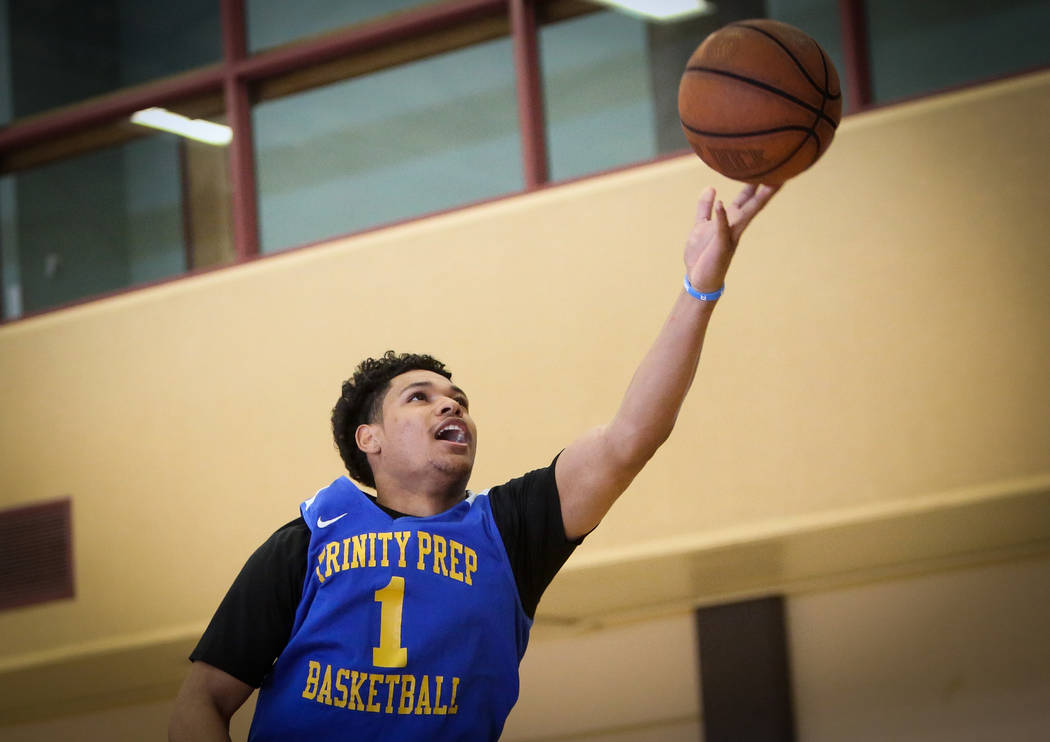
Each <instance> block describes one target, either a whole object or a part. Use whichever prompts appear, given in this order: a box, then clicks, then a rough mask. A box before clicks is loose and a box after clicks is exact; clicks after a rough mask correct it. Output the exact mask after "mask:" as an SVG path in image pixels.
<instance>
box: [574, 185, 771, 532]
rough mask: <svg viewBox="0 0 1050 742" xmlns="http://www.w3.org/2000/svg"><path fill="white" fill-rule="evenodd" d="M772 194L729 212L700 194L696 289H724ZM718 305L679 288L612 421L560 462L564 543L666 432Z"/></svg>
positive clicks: (589, 522)
mask: <svg viewBox="0 0 1050 742" xmlns="http://www.w3.org/2000/svg"><path fill="white" fill-rule="evenodd" d="M776 190H777V189H775V188H771V187H769V186H759V187H755V186H747V187H745V188H744V189H743V190H742V191H741V192H740V194H739V195H738V196H737V197H736V199H734V201H733V203H732V204H731V205H730V206H729V208H728V209H726V208H725V207H724V206H723V204H722V202H721V201H718V202H716V201H715V191H714V189H713V188H707V189H705V190H704V192H703V193H702V194H701V196H700V201H699V204H698V205H697V214H696V222H695V224H694V225H693V229H692V231H691V232H690V233H689V237H688V239H687V240H686V246H685V269H686V275H687V276H688V278H689V282H690V284H691V285H692V287H693V288H694V289H695V290H696V291H698V292H701V293H713V292H716V291H718V290H719V289H720V288H722V286H723V285H724V283H725V276H726V272H727V271H728V270H729V263H730V261H732V259H733V254H734V252H735V250H736V245H737V243H738V242H739V240H740V235H741V234H742V233H743V231H744V229H745V228H746V227H747V225H748V224H749V223H750V222H751V220H752V219H753V218H754V216H755V215H756V214H757V213H758V212H759V211H761V209H762V208H763V207H764V206H765V205H766V203H768V201H769V199H770V198H772V197H773V194H774V193H775V192H776ZM716 303H717V301H704V300H701V299H698V298H695V297H693V296H691V295H690V294H689V293H688V292H687V291H686V290H685V288H684V287H683V289H682V290H681V291H680V292H679V293H678V297H677V298H676V299H675V302H674V306H673V307H672V308H671V313H670V315H669V316H668V318H667V321H666V322H665V323H664V326H663V329H661V330H660V334H659V335H657V337H656V341H655V342H654V343H653V345H652V347H651V348H650V349H649V352H648V353H646V355H645V358H643V359H642V362H641V365H639V366H638V370H637V371H635V374H634V378H633V379H632V380H631V383H630V385H629V386H628V387H627V392H626V394H624V398H623V402H622V403H621V404H620V409H619V410H618V411H617V413H616V415H615V417H614V418H613V419H612V421H611V422H609V424H607V425H604V426H602V427H598V428H595V429H593V430H590V431H588V432H587V433H585V434H584V435H583V436H581V437H580V438H578V439H577V440H576V441H574V442H573V443H572V444H570V445H569V446H568V447H567V448H566V449H565V451H564V452H563V453H562V454H561V456H560V457H559V458H558V463H557V466H556V468H555V477H556V479H557V483H558V491H559V493H560V495H561V510H562V519H563V521H564V524H565V535H566V536H567V537H568V538H570V539H576V538H579V537H580V536H582V535H584V534H586V533H588V532H589V531H590V530H591V529H593V528H594V527H595V526H596V525H598V522H599V521H600V520H601V519H602V517H604V515H605V513H606V512H608V510H609V508H610V507H611V506H612V504H613V503H614V502H615V501H616V498H617V497H619V496H620V495H621V494H622V493H623V491H624V490H625V489H627V485H629V484H630V483H631V480H632V479H634V477H635V476H636V475H637V474H638V472H639V471H641V470H642V467H643V466H645V463H646V462H647V461H648V460H649V459H650V458H651V457H652V455H653V454H654V453H656V449H658V448H659V447H660V445H661V444H662V443H663V442H664V441H665V440H667V437H668V436H669V435H670V434H671V430H672V428H673V427H674V423H675V419H676V418H677V416H678V410H679V409H681V406H682V401H683V400H684V399H685V395H686V393H687V392H688V391H689V387H690V385H691V384H692V382H693V376H694V375H695V374H696V368H697V364H698V363H699V361H700V349H701V348H702V346H703V342H704V335H705V334H706V332H707V325H708V322H709V321H710V319H711V314H712V312H713V311H714V308H715V305H716Z"/></svg>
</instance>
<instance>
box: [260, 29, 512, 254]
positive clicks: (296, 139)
mask: <svg viewBox="0 0 1050 742" xmlns="http://www.w3.org/2000/svg"><path fill="white" fill-rule="evenodd" d="M254 125H255V146H256V167H257V172H258V183H259V222H260V232H261V246H262V251H263V252H273V251H275V250H281V249H284V248H287V247H292V246H294V245H301V244H304V243H307V242H313V241H317V240H323V239H328V238H330V237H333V236H336V235H341V234H347V233H350V232H355V231H359V230H362V229H365V228H367V227H371V226H375V225H377V224H384V223H389V222H393V221H397V220H400V219H405V218H408V217H412V216H417V215H420V214H424V213H428V212H433V211H438V210H441V209H446V208H450V207H453V206H458V205H461V204H465V203H469V202H471V201H476V200H480V199H484V198H489V197H492V196H496V195H499V194H503V193H508V192H512V191H517V190H521V189H522V188H523V187H524V182H523V176H522V167H521V151H520V143H519V134H518V121H517V110H516V104H515V92H514V72H513V59H512V54H511V47H510V42H509V40H507V39H500V40H498V41H492V42H488V43H485V44H479V45H477V46H472V47H468V48H465V49H462V50H459V51H455V52H451V53H448V54H444V55H441V56H437V57H431V58H428V59H425V60H423V61H420V62H414V63H412V64H406V65H402V66H400V67H394V68H391V69H388V70H384V71H382V72H378V73H375V74H372V75H367V76H364V77H358V78H354V79H351V80H346V81H343V82H340V83H336V84H334V85H329V86H327V87H323V88H318V89H316V90H311V91H308V92H304V93H299V94H296V95H293V96H288V97H286V98H279V99H276V100H273V101H269V102H266V103H263V104H260V105H259V106H257V107H256V108H255V110H254Z"/></svg>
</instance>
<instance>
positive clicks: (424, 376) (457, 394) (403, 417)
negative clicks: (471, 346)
mask: <svg viewBox="0 0 1050 742" xmlns="http://www.w3.org/2000/svg"><path fill="white" fill-rule="evenodd" d="M381 415H382V417H381V419H379V420H376V421H375V422H374V423H372V425H371V426H369V427H371V428H372V434H373V435H374V436H375V440H376V441H377V442H378V443H379V451H378V452H377V454H376V455H375V456H373V457H371V458H370V462H371V464H372V470H373V472H374V473H376V474H377V481H378V479H379V476H378V475H379V472H378V471H377V467H379V469H381V470H382V471H383V472H384V473H386V474H388V475H394V476H399V477H400V476H405V477H407V478H414V477H423V478H425V479H426V480H430V479H431V478H432V477H434V475H442V476H445V477H448V478H449V479H452V480H462V484H463V486H464V487H465V486H466V480H467V479H469V478H470V471H471V469H472V468H473V467H474V454H475V452H476V450H477V448H476V446H477V429H476V428H475V426H474V421H473V419H471V417H470V413H469V412H468V402H467V396H466V394H464V392H463V390H462V389H460V388H459V387H457V386H455V385H453V384H452V382H450V381H449V380H448V379H446V378H445V377H444V376H442V375H441V374H437V373H434V372H433V371H424V370H415V371H407V372H405V373H403V374H401V375H400V376H395V377H394V378H393V379H392V380H391V381H390V388H389V389H388V390H387V393H386V396H385V397H384V398H383V404H382V413H381Z"/></svg>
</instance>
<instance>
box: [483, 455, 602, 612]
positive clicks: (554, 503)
mask: <svg viewBox="0 0 1050 742" xmlns="http://www.w3.org/2000/svg"><path fill="white" fill-rule="evenodd" d="M557 461H558V460H557V458H555V460H554V461H552V462H551V465H550V466H548V467H547V468H546V469H537V470H535V471H531V472H529V473H528V474H526V475H525V476H523V477H519V478H517V479H512V480H511V481H509V482H507V483H506V484H503V485H500V486H498V487H493V488H492V489H491V490H490V491H489V502H490V504H491V505H492V515H493V517H494V518H495V520H496V526H497V527H498V528H499V532H500V536H502V538H503V546H504V548H506V550H507V556H508V557H509V558H510V565H511V568H512V569H513V570H514V580H515V582H516V583H517V585H518V595H520V596H521V603H522V606H524V608H525V612H526V613H527V614H528V615H529V617H530V618H532V617H534V616H535V615H536V606H537V605H538V604H539V602H540V596H542V595H543V591H544V590H546V589H547V585H549V584H550V583H551V580H553V579H554V575H555V574H557V572H558V570H559V569H561V566H562V565H563V564H565V560H566V559H568V558H569V556H570V555H571V554H572V552H573V551H574V550H575V549H576V547H577V546H579V545H580V544H581V543H582V542H583V539H582V538H581V539H578V540H576V541H569V540H568V539H567V538H566V537H565V525H564V524H563V523H562V519H561V498H560V497H559V496H558V484H557V482H556V481H555V479H554V465H555V463H557Z"/></svg>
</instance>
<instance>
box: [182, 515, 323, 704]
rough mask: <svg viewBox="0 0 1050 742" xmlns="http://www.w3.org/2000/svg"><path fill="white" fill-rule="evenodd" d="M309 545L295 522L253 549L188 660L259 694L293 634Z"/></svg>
mask: <svg viewBox="0 0 1050 742" xmlns="http://www.w3.org/2000/svg"><path fill="white" fill-rule="evenodd" d="M309 545H310V529H309V528H308V527H307V525H306V521H304V520H303V519H302V518H296V519H295V520H293V521H291V522H290V523H287V524H285V525H284V526H282V527H281V528H279V529H278V530H277V531H276V532H275V533H274V534H273V535H272V536H270V538H269V539H267V540H266V542H265V543H263V545H262V546H260V547H259V548H258V549H256V550H255V553H254V554H252V555H251V556H250V557H249V558H248V561H247V562H246V563H245V565H244V567H243V568H242V569H241V572H240V574H238V575H237V579H235V580H234V581H233V585H231V586H230V589H229V591H228V592H227V593H226V597H225V598H223V600H222V603H221V604H220V605H219V609H218V610H217V611H215V615H214V616H213V617H212V619H211V623H210V624H208V628H207V629H205V631H204V635H203V636H202V637H201V640H200V642H198V643H197V647H196V649H194V650H193V653H192V654H190V659H191V660H193V661H194V662H196V661H198V660H200V661H203V662H207V663H208V664H209V665H213V666H214V667H217V668H219V669H220V670H223V671H225V672H227V673H229V674H230V675H232V676H233V677H235V678H237V679H238V680H240V681H242V682H244V683H247V684H248V685H250V686H252V687H255V688H258V687H259V685H260V684H261V683H262V680H263V678H264V677H265V676H266V673H267V672H269V671H270V668H271V667H272V666H273V663H274V661H275V660H276V659H277V655H278V654H280V653H281V651H282V650H283V649H284V646H285V644H287V643H288V637H290V636H291V634H292V624H293V623H294V622H295V611H296V609H297V608H298V605H299V600H300V598H301V597H302V594H303V581H304V580H305V579H306V556H307V551H308V548H309Z"/></svg>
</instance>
